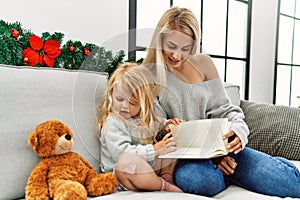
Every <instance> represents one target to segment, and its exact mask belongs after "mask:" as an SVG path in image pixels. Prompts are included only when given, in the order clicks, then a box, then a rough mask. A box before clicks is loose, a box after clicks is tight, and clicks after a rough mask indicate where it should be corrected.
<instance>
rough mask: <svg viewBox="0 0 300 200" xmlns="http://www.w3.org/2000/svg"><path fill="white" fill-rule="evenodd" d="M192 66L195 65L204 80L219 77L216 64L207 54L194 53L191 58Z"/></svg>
mask: <svg viewBox="0 0 300 200" xmlns="http://www.w3.org/2000/svg"><path fill="white" fill-rule="evenodd" d="M191 61H192V63H193V65H194V66H196V67H197V68H198V69H199V70H200V71H201V73H202V74H203V75H204V77H205V80H211V79H215V78H217V77H219V74H218V71H217V69H216V66H215V64H214V62H213V60H212V58H211V57H210V56H209V55H207V54H202V53H199V54H195V55H193V56H192V59H191Z"/></svg>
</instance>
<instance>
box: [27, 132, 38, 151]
mask: <svg viewBox="0 0 300 200" xmlns="http://www.w3.org/2000/svg"><path fill="white" fill-rule="evenodd" d="M28 144H29V145H30V146H31V147H32V148H33V149H35V147H36V146H37V145H38V138H37V134H36V131H33V132H31V133H30V134H29V136H28Z"/></svg>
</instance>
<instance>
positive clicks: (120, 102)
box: [112, 87, 141, 119]
mask: <svg viewBox="0 0 300 200" xmlns="http://www.w3.org/2000/svg"><path fill="white" fill-rule="evenodd" d="M129 100H130V98H128V95H126V94H125V93H124V92H123V91H122V90H121V89H120V88H119V87H115V88H114V90H113V93H112V109H113V111H115V112H118V113H119V114H120V115H121V116H122V117H124V118H126V119H128V118H130V117H135V116H136V115H137V114H139V112H140V110H141V107H140V105H139V104H131V103H130V101H129Z"/></svg>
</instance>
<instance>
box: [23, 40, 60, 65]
mask: <svg viewBox="0 0 300 200" xmlns="http://www.w3.org/2000/svg"><path fill="white" fill-rule="evenodd" d="M29 44H30V47H31V48H27V49H24V50H23V52H22V56H23V61H24V62H25V63H26V64H27V65H29V66H35V65H37V64H38V63H40V64H41V65H45V64H46V65H47V66H49V67H53V66H54V63H55V58H57V57H58V56H59V55H60V53H61V49H60V48H59V47H60V42H58V41H56V40H47V41H46V42H43V40H42V39H41V38H40V37H38V36H36V35H32V36H29Z"/></svg>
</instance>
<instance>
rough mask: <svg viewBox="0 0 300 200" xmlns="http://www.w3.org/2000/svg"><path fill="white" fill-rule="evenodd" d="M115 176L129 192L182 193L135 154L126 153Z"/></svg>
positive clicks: (120, 160)
mask: <svg viewBox="0 0 300 200" xmlns="http://www.w3.org/2000/svg"><path fill="white" fill-rule="evenodd" d="M115 174H116V176H117V178H118V180H119V181H120V183H121V184H122V185H123V186H124V187H125V188H127V189H129V190H150V191H156V190H165V191H170V192H182V191H181V190H180V189H179V188H178V187H176V186H174V185H172V184H170V183H168V182H166V181H164V180H163V179H162V178H160V177H158V176H157V175H156V173H155V172H154V170H153V168H152V167H151V166H150V165H149V164H148V163H147V162H146V161H145V160H144V159H142V158H141V157H139V156H137V155H135V154H129V153H125V154H124V155H123V156H121V158H120V159H119V161H118V163H117V165H116V168H115Z"/></svg>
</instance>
